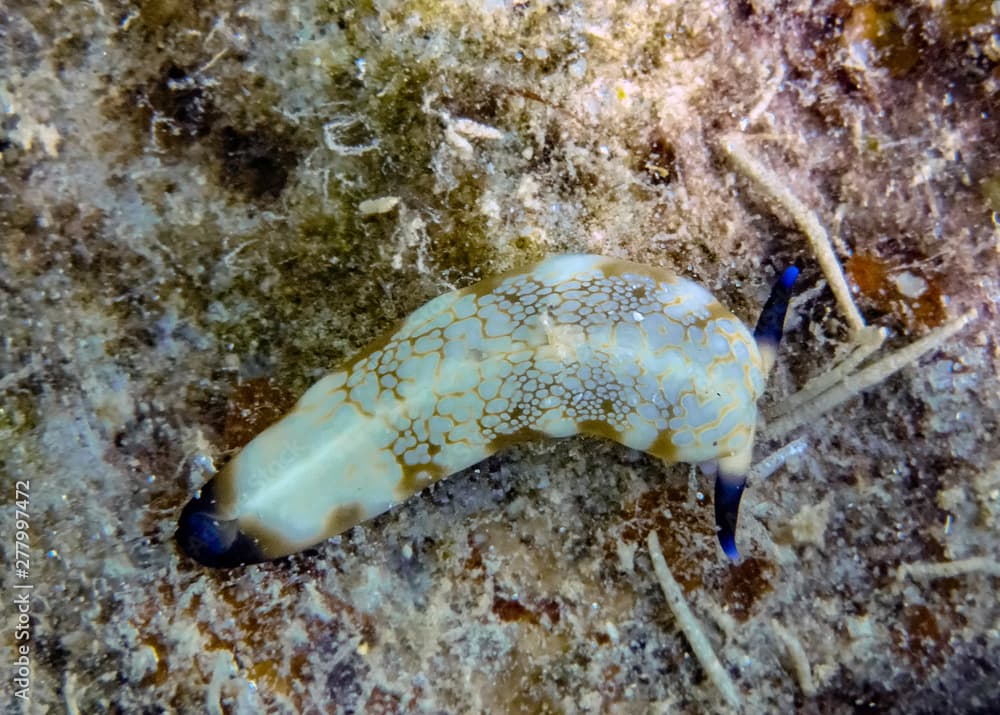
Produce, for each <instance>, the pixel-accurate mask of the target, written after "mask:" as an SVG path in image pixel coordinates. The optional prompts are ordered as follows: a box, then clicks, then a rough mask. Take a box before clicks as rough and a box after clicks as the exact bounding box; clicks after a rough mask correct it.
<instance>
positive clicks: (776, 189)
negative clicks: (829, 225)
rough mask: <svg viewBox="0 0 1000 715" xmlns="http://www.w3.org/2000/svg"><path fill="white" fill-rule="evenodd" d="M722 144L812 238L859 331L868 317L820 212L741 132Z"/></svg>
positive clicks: (843, 307) (854, 330)
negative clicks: (804, 200) (758, 155)
mask: <svg viewBox="0 0 1000 715" xmlns="http://www.w3.org/2000/svg"><path fill="white" fill-rule="evenodd" d="M721 146H722V149H723V151H725V152H726V154H728V155H729V158H730V159H731V160H732V162H733V164H734V165H735V166H736V168H737V169H739V170H740V172H741V173H742V174H743V175H744V176H746V177H747V178H748V179H750V180H751V181H753V182H754V183H755V184H756V185H757V188H759V189H760V190H761V191H762V192H763V193H764V194H765V195H767V196H768V197H769V198H770V199H771V200H772V201H774V202H775V203H776V204H778V205H779V206H781V207H782V208H784V209H785V211H787V212H788V213H789V214H790V215H791V217H792V220H793V221H795V224H796V225H797V226H798V227H799V230H800V231H802V233H804V234H805V236H806V238H807V239H809V243H810V245H811V246H812V249H813V253H815V254H816V260H817V261H818V262H819V266H820V268H821V269H822V270H823V275H825V276H826V280H827V282H828V283H829V284H830V289H831V290H833V295H834V297H835V298H836V299H837V303H838V305H840V309H841V310H842V311H843V313H844V317H845V318H847V323H848V325H849V326H850V327H851V332H852V333H857V332H858V331H860V330H861V329H862V328H864V327H865V319H864V318H863V317H862V316H861V312H860V311H859V310H858V307H857V306H856V305H855V304H854V300H853V299H852V298H851V289H850V288H848V286H847V280H846V279H845V278H844V270H843V268H841V266H840V261H839V260H838V259H837V254H836V253H834V251H833V244H832V243H831V242H830V236H829V234H828V233H827V232H826V229H825V228H823V224H821V223H820V221H819V218H817V217H816V214H815V213H814V212H813V211H811V210H810V209H809V207H808V206H806V205H805V204H804V203H802V202H801V201H800V200H799V199H798V197H796V196H795V194H793V193H792V192H791V191H790V190H789V189H788V187H787V186H785V184H784V182H782V180H781V178H780V177H779V176H778V175H777V174H775V173H774V172H773V171H771V170H770V169H769V168H767V167H766V166H764V165H763V164H762V163H760V162H759V161H758V160H757V159H756V158H754V157H753V156H752V155H751V154H750V152H749V151H747V148H746V146H745V145H744V144H743V140H742V139H740V138H739V137H738V136H737V135H735V134H728V135H726V136H725V137H723V138H722V142H721Z"/></svg>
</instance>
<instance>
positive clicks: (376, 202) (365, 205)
mask: <svg viewBox="0 0 1000 715" xmlns="http://www.w3.org/2000/svg"><path fill="white" fill-rule="evenodd" d="M398 204H399V197H398V196H382V197H380V198H377V199H365V200H364V201H362V202H361V203H360V204H358V213H360V214H361V215H362V216H374V215H376V214H385V213H389V212H390V211H392V210H393V209H394V208H396V206H397V205H398Z"/></svg>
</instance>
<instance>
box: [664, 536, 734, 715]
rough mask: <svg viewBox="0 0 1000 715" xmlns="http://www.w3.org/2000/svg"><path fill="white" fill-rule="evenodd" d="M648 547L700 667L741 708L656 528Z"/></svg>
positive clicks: (668, 602)
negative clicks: (664, 550) (664, 549)
mask: <svg viewBox="0 0 1000 715" xmlns="http://www.w3.org/2000/svg"><path fill="white" fill-rule="evenodd" d="M646 546H647V547H648V548H649V556H650V558H651V559H652V560H653V570H654V571H656V578H657V580H658V581H659V582H660V588H661V589H662V590H663V595H664V597H665V598H666V599H667V605H668V606H670V610H671V611H672V612H673V614H674V618H676V619H677V625H679V626H680V627H681V630H682V631H683V632H684V636H685V637H686V638H687V641H688V643H689V644H690V645H691V650H693V651H694V654H695V657H696V658H698V662H699V663H701V667H702V668H704V669H705V673H706V674H707V675H708V679H709V680H711V681H712V684H713V685H715V687H716V688H717V689H718V691H719V692H720V693H721V694H722V697H723V698H725V700H726V703H728V704H729V706H730V707H731V708H733V709H734V710H735V709H737V708H739V707H740V703H741V698H740V694H739V691H738V690H737V689H736V684H735V683H734V682H733V680H732V678H730V677H729V673H727V672H726V669H725V668H724V667H723V666H722V663H721V662H719V659H718V657H717V656H716V655H715V651H714V650H712V644H711V643H709V642H708V637H707V636H706V635H705V632H704V631H703V630H702V628H701V624H700V623H699V622H698V619H697V618H696V617H695V615H694V614H693V613H692V612H691V609H690V607H689V606H688V604H687V601H685V600H684V593H683V591H681V587H680V584H678V583H677V581H676V580H674V576H673V574H672V573H670V569H669V567H667V561H666V559H664V558H663V551H662V549H660V540H659V538H657V536H656V532H655V531H650V532H649V536H647V537H646Z"/></svg>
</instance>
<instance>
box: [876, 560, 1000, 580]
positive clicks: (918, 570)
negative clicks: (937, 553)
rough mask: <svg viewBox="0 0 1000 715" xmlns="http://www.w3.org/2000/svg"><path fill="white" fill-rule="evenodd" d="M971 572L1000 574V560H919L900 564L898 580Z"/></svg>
mask: <svg viewBox="0 0 1000 715" xmlns="http://www.w3.org/2000/svg"><path fill="white" fill-rule="evenodd" d="M970 573H982V574H986V575H987V576H1000V561H997V560H996V559H991V558H988V557H986V556H973V557H972V558H968V559H960V560H958V561H939V562H937V563H935V562H932V561H918V562H916V563H912V564H900V565H899V568H898V569H896V580H897V581H902V580H904V579H905V578H906V577H907V576H909V577H910V578H914V579H921V580H926V581H933V580H934V579H938V578H954V577H955V576H965V575H966V574H970Z"/></svg>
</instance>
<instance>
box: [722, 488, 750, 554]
mask: <svg viewBox="0 0 1000 715" xmlns="http://www.w3.org/2000/svg"><path fill="white" fill-rule="evenodd" d="M745 486H746V479H745V478H741V479H739V480H734V479H731V478H730V479H726V478H725V477H723V476H722V475H721V474H720V475H719V476H718V477H716V479H715V528H716V529H717V530H718V536H719V546H721V547H722V550H723V551H724V552H726V556H728V557H729V558H730V559H731V560H732V561H736V560H737V559H739V557H740V552H739V551H738V550H737V549H736V519H737V517H738V516H739V514H740V499H741V498H742V497H743V488H744V487H745Z"/></svg>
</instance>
